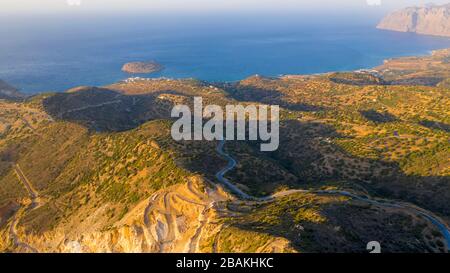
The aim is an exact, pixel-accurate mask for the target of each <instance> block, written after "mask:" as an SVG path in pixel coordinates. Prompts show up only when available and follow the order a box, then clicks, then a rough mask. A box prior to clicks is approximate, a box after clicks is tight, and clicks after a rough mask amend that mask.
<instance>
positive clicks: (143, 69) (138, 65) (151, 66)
mask: <svg viewBox="0 0 450 273" xmlns="http://www.w3.org/2000/svg"><path fill="white" fill-rule="evenodd" d="M162 69H163V66H162V65H160V64H158V63H156V62H153V61H150V62H131V63H126V64H125V65H124V66H123V67H122V71H123V72H126V73H132V74H148V73H154V72H158V71H161V70H162Z"/></svg>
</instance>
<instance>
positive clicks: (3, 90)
mask: <svg viewBox="0 0 450 273" xmlns="http://www.w3.org/2000/svg"><path fill="white" fill-rule="evenodd" d="M24 97H25V96H24V95H23V94H21V93H20V92H19V91H18V90H17V89H16V88H14V87H12V86H11V85H9V84H8V83H6V82H4V81H2V80H0V99H13V100H17V99H23V98H24Z"/></svg>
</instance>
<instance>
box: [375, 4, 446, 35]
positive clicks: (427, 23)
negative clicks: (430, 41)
mask: <svg viewBox="0 0 450 273" xmlns="http://www.w3.org/2000/svg"><path fill="white" fill-rule="evenodd" d="M377 28H379V29H385V30H392V31H400V32H414V33H417V34H426V35H435V36H445V37H450V4H447V5H442V6H437V5H427V6H425V7H409V8H405V9H403V10H399V11H395V12H392V13H391V14H389V15H387V16H386V17H385V18H383V20H382V21H381V22H380V23H379V25H378V27H377Z"/></svg>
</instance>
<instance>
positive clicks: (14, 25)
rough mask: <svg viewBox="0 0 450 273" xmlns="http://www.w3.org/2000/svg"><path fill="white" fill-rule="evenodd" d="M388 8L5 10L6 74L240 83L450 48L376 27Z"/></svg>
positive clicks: (2, 64)
mask: <svg viewBox="0 0 450 273" xmlns="http://www.w3.org/2000/svg"><path fill="white" fill-rule="evenodd" d="M381 17H382V14H370V15H365V16H354V15H351V14H347V15H345V14H344V15H339V16H337V15H333V14H306V13H305V14H294V13H292V14H280V13H279V14H270V13H265V14H257V13H255V14H243V13H241V14H233V15H230V14H210V15H208V14H201V15H176V14H165V15H163V14H126V15H114V14H109V15H108V14H103V15H96V14H84V15H77V14H66V15H46V16H44V15H30V16H2V17H0V37H1V39H0V79H2V80H5V81H7V82H9V83H10V84H12V85H14V86H16V87H17V88H19V89H21V90H22V91H24V92H27V93H37V92H47V91H64V90H66V89H69V88H72V87H75V86H80V85H95V86H102V85H107V84H110V83H114V82H117V81H120V80H123V79H126V78H128V77H130V75H128V74H125V73H123V72H121V67H122V65H123V64H124V63H126V62H130V61H150V60H154V61H156V62H158V63H160V64H162V65H164V67H165V69H164V70H163V71H161V72H159V73H155V74H150V75H139V76H142V77H170V78H197V79H200V80H205V81H210V82H217V81H221V82H223V81H237V80H241V79H244V78H246V77H248V76H251V75H254V74H260V75H265V76H278V75H282V74H312V73H323V72H330V71H347V70H356V69H361V68H371V67H374V66H377V65H379V64H381V63H382V62H383V60H385V59H387V58H392V57H399V56H408V55H423V54H428V53H429V52H430V51H431V50H434V49H439V48H447V47H450V39H447V38H439V37H431V36H420V35H415V34H410V33H397V32H390V31H382V30H377V29H376V28H375V26H376V24H377V22H378V20H380V19H381Z"/></svg>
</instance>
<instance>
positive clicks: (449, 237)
mask: <svg viewBox="0 0 450 273" xmlns="http://www.w3.org/2000/svg"><path fill="white" fill-rule="evenodd" d="M224 146H225V140H222V141H220V142H219V144H218V146H217V149H216V150H217V153H218V154H219V155H220V156H222V157H223V158H225V159H227V160H228V165H227V166H226V167H225V168H224V169H222V170H220V171H219V172H218V173H217V174H216V178H217V179H218V180H219V182H221V183H222V184H224V185H225V186H227V187H228V188H229V189H230V190H231V191H232V192H233V193H234V194H236V195H238V196H239V197H240V198H242V199H247V200H255V201H271V200H274V199H276V198H280V197H284V196H289V195H292V194H295V193H315V194H332V195H341V196H346V197H350V198H352V199H356V200H359V201H362V202H365V203H369V204H373V205H377V206H380V207H388V208H398V209H404V210H408V211H410V212H413V213H415V214H417V215H420V216H422V217H424V218H425V219H427V220H428V221H430V222H431V223H432V224H433V225H435V226H436V227H437V228H438V229H439V230H440V231H441V233H442V235H443V236H444V238H445V240H446V242H447V251H448V252H450V230H449V228H448V227H447V225H445V224H444V223H443V221H441V220H439V219H438V217H436V216H434V215H432V213H430V212H428V211H425V210H424V209H421V208H417V207H415V206H413V205H408V204H403V203H393V202H386V203H385V202H380V201H376V200H372V199H368V198H365V197H361V196H359V195H356V194H353V193H350V192H347V191H323V190H319V191H310V190H287V191H283V192H278V193H275V194H273V195H270V196H267V197H261V198H258V197H254V196H250V195H248V194H246V193H245V192H243V191H242V190H241V189H239V188H238V187H237V186H236V185H234V184H233V183H232V182H230V181H229V180H228V179H226V178H225V177H224V176H225V174H226V173H227V172H229V171H231V170H232V169H234V168H235V167H236V165H237V161H236V160H235V159H234V158H233V157H231V156H230V155H229V154H227V153H226V152H224V150H223V148H224Z"/></svg>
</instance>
